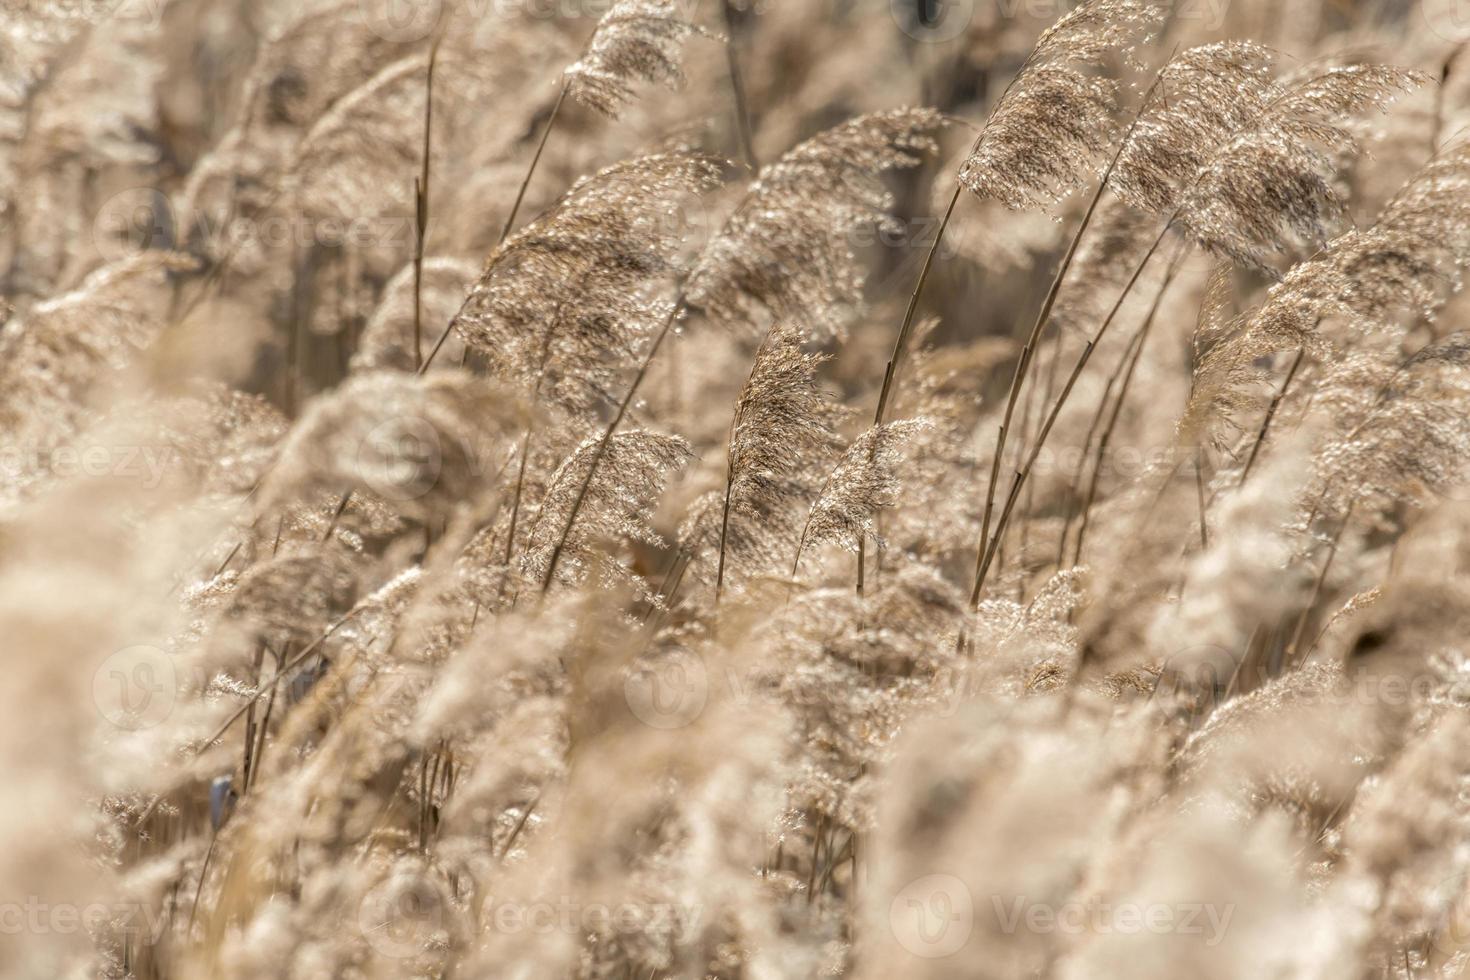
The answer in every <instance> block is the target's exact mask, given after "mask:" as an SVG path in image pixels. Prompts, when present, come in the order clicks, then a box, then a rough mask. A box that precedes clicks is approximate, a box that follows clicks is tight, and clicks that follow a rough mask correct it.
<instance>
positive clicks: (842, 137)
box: [685, 109, 941, 334]
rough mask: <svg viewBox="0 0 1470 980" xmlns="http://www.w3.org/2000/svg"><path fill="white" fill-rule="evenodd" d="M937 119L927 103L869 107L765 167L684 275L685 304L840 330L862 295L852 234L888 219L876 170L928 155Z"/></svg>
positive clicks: (720, 315) (737, 318)
mask: <svg viewBox="0 0 1470 980" xmlns="http://www.w3.org/2000/svg"><path fill="white" fill-rule="evenodd" d="M940 123H941V117H940V115H939V113H938V112H936V111H934V110H933V109H893V110H889V111H887V112H875V113H872V114H870V115H866V116H859V117H858V118H856V119H852V120H850V121H848V122H845V123H843V124H842V125H840V126H836V127H834V128H832V129H829V130H827V131H826V132H824V133H819V134H817V135H816V136H813V137H812V138H811V139H809V140H807V141H806V142H805V143H802V144H800V145H799V146H797V147H796V148H795V149H793V150H791V151H790V152H788V153H787V154H786V155H785V156H783V157H781V158H780V159H779V160H777V161H775V162H774V163H771V164H768V165H767V166H765V167H763V168H762V169H761V172H760V175H759V177H758V178H757V179H756V181H755V183H754V184H752V185H751V186H750V189H749V191H748V192H747V193H746V195H745V198H744V200H742V201H741V203H740V205H739V206H738V207H737V208H736V210H735V213H734V214H732V215H731V216H730V218H729V220H728V221H726V222H725V226H724V228H723V229H721V231H720V233H719V234H718V235H716V236H715V238H714V239H713V240H712V241H711V242H710V243H709V245H708V247H707V248H706V249H705V251H704V254H703V256H702V257H701V258H700V261H699V264H698V265H697V266H696V267H695V269H694V271H693V272H692V273H691V274H690V276H689V282H688V285H687V287H686V289H685V296H686V298H687V299H688V301H689V303H690V304H691V305H693V306H696V307H699V308H702V309H703V310H704V311H705V312H706V313H708V314H709V315H710V316H712V317H714V318H715V319H717V320H721V321H724V322H726V323H731V324H747V323H748V324H754V325H757V326H759V325H761V323H762V321H763V320H764V319H767V318H776V319H789V320H793V321H796V322H801V323H806V324H808V325H809V326H811V327H812V328H813V329H820V330H822V331H824V332H830V333H833V334H839V333H840V332H841V330H842V325H843V323H844V322H845V321H846V320H847V319H848V318H849V317H850V316H851V315H852V313H853V312H854V311H855V310H856V309H857V308H858V307H859V306H860V304H861V300H862V288H863V281H864V280H863V274H862V272H861V270H860V269H859V267H858V260H857V256H856V254H855V253H854V249H853V244H852V236H853V233H854V232H855V231H857V230H858V229H860V228H863V227H866V226H868V225H872V224H876V225H878V226H879V227H886V226H887V225H888V223H889V222H890V220H891V219H889V218H888V217H887V215H888V212H889V211H890V210H891V209H892V208H893V203H894V202H893V195H892V194H890V193H889V192H888V191H887V190H886V189H885V188H884V186H883V184H882V182H881V180H880V179H879V177H880V175H881V174H882V173H884V172H885V171H888V170H896V169H903V168H907V167H913V166H917V165H918V164H919V162H920V160H921V159H922V156H923V154H925V153H929V152H933V151H934V150H935V148H936V144H935V142H934V138H933V135H932V134H933V133H934V131H935V130H937V129H938V128H939V126H940Z"/></svg>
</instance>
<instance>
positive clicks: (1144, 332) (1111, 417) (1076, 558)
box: [1057, 250, 1185, 568]
mask: <svg viewBox="0 0 1470 980" xmlns="http://www.w3.org/2000/svg"><path fill="white" fill-rule="evenodd" d="M1184 255H1185V252H1184V250H1181V251H1180V252H1179V254H1178V255H1176V256H1175V257H1174V261H1173V262H1172V263H1170V265H1169V271H1168V273H1167V274H1166V275H1165V277H1164V282H1163V285H1161V286H1160V287H1159V291H1158V293H1157V294H1155V296H1154V302H1153V305H1152V306H1151V307H1149V311H1148V316H1147V317H1146V318H1145V319H1144V321H1143V324H1142V325H1141V326H1140V327H1139V328H1138V332H1137V333H1135V334H1134V335H1133V339H1132V340H1131V341H1130V342H1129V348H1128V349H1127V350H1125V351H1124V352H1123V356H1122V357H1121V358H1120V359H1119V362H1118V368H1117V369H1115V370H1114V371H1113V375H1112V377H1110V378H1108V385H1107V387H1106V388H1105V389H1104V390H1103V396H1102V398H1101V399H1099V401H1098V403H1097V412H1096V413H1095V414H1094V415H1093V417H1092V423H1091V425H1089V427H1088V429H1087V435H1086V437H1085V438H1084V439H1083V440H1082V453H1081V456H1080V457H1079V459H1078V461H1077V472H1076V474H1075V475H1074V476H1073V480H1072V482H1073V484H1074V485H1075V484H1077V483H1079V482H1080V477H1081V475H1082V467H1083V466H1085V465H1086V461H1087V453H1088V450H1089V449H1090V448H1091V447H1092V437H1093V435H1094V434H1096V432H1097V426H1098V424H1099V423H1100V422H1101V421H1102V419H1103V417H1104V415H1106V417H1107V422H1106V423H1104V424H1103V426H1102V435H1101V436H1100V437H1099V439H1098V446H1097V452H1096V454H1095V455H1094V457H1093V461H1092V476H1091V477H1090V478H1089V479H1088V482H1087V494H1086V496H1085V497H1084V498H1083V504H1082V521H1081V523H1080V524H1079V525H1078V526H1077V542H1076V544H1075V545H1074V546H1073V548H1072V564H1073V565H1077V564H1080V563H1081V561H1082V544H1083V541H1084V540H1085V539H1086V537H1087V527H1088V524H1089V522H1090V521H1091V517H1092V505H1093V502H1094V501H1095V500H1096V499H1097V487H1098V481H1099V480H1100V478H1101V476H1102V465H1103V462H1104V460H1105V459H1106V458H1107V452H1108V447H1109V446H1110V445H1111V444H1112V440H1113V432H1114V430H1115V429H1117V427H1118V418H1119V416H1121V415H1122V414H1123V405H1124V403H1126V402H1127V400H1128V389H1129V387H1130V386H1131V385H1132V383H1133V375H1134V372H1135V371H1137V369H1138V362H1139V361H1140V360H1141V359H1142V358H1143V348H1144V345H1145V344H1146V343H1148V336H1149V333H1150V331H1152V329H1153V325H1154V323H1155V322H1156V321H1157V320H1158V315H1159V310H1160V309H1161V308H1162V307H1163V305H1164V296H1165V295H1166V294H1167V293H1168V292H1169V287H1170V286H1171V285H1173V283H1174V279H1175V277H1176V276H1178V274H1179V268H1180V266H1181V265H1182V264H1183V262H1184ZM1119 370H1121V371H1122V378H1121V384H1119V385H1118V397H1117V400H1115V401H1114V402H1113V408H1112V411H1111V412H1107V411H1106V405H1107V400H1108V395H1109V394H1110V393H1111V391H1112V387H1113V385H1114V383H1115V382H1117V381H1118V380H1119ZM1071 523H1072V515H1070V514H1069V515H1068V516H1067V524H1066V526H1064V527H1063V528H1062V539H1061V545H1060V547H1059V549H1058V557H1057V566H1058V567H1059V568H1060V566H1061V562H1062V559H1061V554H1062V551H1063V550H1064V549H1065V548H1066V546H1067V530H1068V528H1069V527H1070V526H1071Z"/></svg>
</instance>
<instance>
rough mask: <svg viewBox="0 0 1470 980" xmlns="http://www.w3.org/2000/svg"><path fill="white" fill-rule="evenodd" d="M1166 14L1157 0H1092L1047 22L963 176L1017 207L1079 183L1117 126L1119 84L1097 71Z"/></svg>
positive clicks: (1042, 201) (968, 184) (1053, 197)
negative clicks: (1115, 114) (1053, 20)
mask: <svg viewBox="0 0 1470 980" xmlns="http://www.w3.org/2000/svg"><path fill="white" fill-rule="evenodd" d="M1161 17H1162V8H1161V7H1160V6H1159V4H1157V3H1155V2H1153V0H1087V2H1085V3H1082V4H1080V5H1079V6H1077V7H1076V8H1075V9H1074V10H1072V11H1071V12H1069V13H1067V14H1066V15H1064V16H1063V17H1062V18H1061V19H1060V20H1058V21H1057V22H1056V23H1055V24H1053V25H1052V26H1051V27H1050V28H1048V29H1047V30H1046V32H1045V33H1043V34H1042V35H1041V37H1040V38H1039V39H1038V40H1037V42H1036V47H1035V48H1034V49H1033V50H1032V52H1031V54H1030V55H1029V56H1028V57H1027V59H1026V62H1025V63H1024V64H1023V65H1022V66H1021V69H1020V71H1019V72H1017V74H1016V77H1015V78H1014V79H1012V80H1011V83H1010V85H1009V87H1008V88H1007V89H1006V91H1005V93H1004V94H1003V95H1002V96H1001V98H1000V102H999V103H998V104H997V105H996V107H995V110H994V111H993V112H992V113H991V115H990V119H989V120H988V121H987V122H986V124H985V128H984V129H983V130H981V132H980V135H979V137H978V138H977V139H976V140H975V145H974V146H973V147H972V148H971V150H970V154H969V156H968V157H966V158H965V162H964V163H963V164H962V165H961V166H960V172H959V181H960V183H961V184H962V185H963V186H964V187H965V188H966V189H968V190H969V191H970V192H971V193H973V194H975V195H976V196H978V197H982V198H994V199H995V200H997V201H999V202H1000V203H1002V204H1004V205H1005V206H1006V207H1008V208H1011V209H1012V210H1016V211H1024V210H1029V209H1031V208H1040V207H1046V206H1049V205H1051V204H1054V203H1056V201H1057V200H1059V199H1060V198H1061V197H1062V196H1063V194H1065V193H1066V192H1067V191H1070V190H1072V189H1074V188H1076V187H1077V186H1079V185H1080V184H1081V183H1082V181H1083V177H1082V176H1081V174H1080V173H1079V171H1080V170H1081V169H1082V168H1084V167H1085V166H1086V165H1087V164H1088V163H1089V162H1090V161H1093V160H1095V159H1096V158H1097V157H1098V156H1100V155H1101V154H1102V153H1103V151H1104V150H1106V149H1107V147H1108V145H1109V143H1110V142H1111V138H1112V137H1113V135H1114V133H1115V129H1114V123H1113V113H1114V110H1115V108H1116V106H1115V101H1116V96H1117V91H1116V85H1115V83H1114V82H1112V81H1111V80H1110V79H1106V78H1103V77H1101V76H1100V75H1099V74H1097V72H1098V71H1099V69H1100V67H1101V64H1102V61H1103V59H1104V58H1105V57H1107V56H1108V55H1109V54H1112V53H1114V52H1115V51H1118V50H1126V49H1127V48H1129V47H1131V46H1132V45H1133V44H1135V43H1136V42H1138V41H1139V40H1140V38H1142V37H1143V36H1145V35H1147V34H1148V32H1149V31H1150V30H1152V29H1153V28H1154V26H1155V25H1156V24H1157V23H1158V22H1159V20H1160V19H1161Z"/></svg>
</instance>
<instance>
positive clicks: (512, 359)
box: [430, 153, 718, 417]
mask: <svg viewBox="0 0 1470 980" xmlns="http://www.w3.org/2000/svg"><path fill="white" fill-rule="evenodd" d="M717 176H718V171H717V170H716V169H715V165H714V162H713V161H712V160H710V159H709V158H707V157H703V156H695V155H691V154H686V153H665V154H657V155H653V156H646V157H639V158H637V159H634V160H628V161H624V162H622V163H618V164H614V165H613V166H611V167H608V168H606V169H605V170H602V171H600V172H599V173H597V174H596V175H594V176H591V177H587V178H585V179H583V180H581V181H578V182H577V184H576V185H575V186H573V187H572V189H571V190H569V191H567V193H566V194H565V195H564V196H563V197H562V199H561V200H560V201H558V202H557V203H556V204H554V205H553V206H552V207H551V208H550V209H549V210H548V211H547V212H546V213H545V214H543V215H542V216H541V217H539V218H537V219H536V220H535V221H534V222H532V223H531V224H530V225H528V226H526V227H525V228H524V229H522V230H521V231H519V232H517V233H516V234H515V235H514V236H513V237H511V238H510V239H508V240H507V241H505V242H504V243H503V244H501V245H500V246H499V247H497V248H496V249H495V251H494V252H492V253H491V255H490V257H489V259H487V260H486V263H485V270H484V272H483V273H482V274H481V276H480V280H479V282H477V283H476V284H475V286H474V288H473V289H472V290H471V291H470V294H469V296H468V297H467V298H466V299H465V301H464V305H463V307H462V308H461V309H460V311H459V313H458V314H456V315H455V317H454V319H453V320H452V321H451V323H450V325H449V328H448V330H450V331H453V332H454V333H456V334H457V335H458V336H459V337H460V338H461V339H462V340H463V341H464V342H465V344H466V345H468V346H469V347H471V348H472V349H474V350H477V351H480V352H481V353H483V354H484V355H485V356H486V357H487V358H488V359H489V361H490V369H491V371H492V372H493V373H495V374H497V375H499V376H500V377H502V378H504V379H506V380H507V381H512V382H514V383H516V384H518V385H520V386H522V387H524V388H525V389H527V390H535V391H536V392H537V393H538V397H541V398H544V399H545V400H546V401H548V402H550V403H552V404H554V405H557V406H558V407H560V408H562V409H564V410H565V411H566V412H568V413H570V414H572V415H573V416H574V417H578V416H582V415H583V414H585V413H587V412H588V411H589V410H591V409H593V408H594V407H596V406H597V405H599V404H601V403H603V402H604V401H607V400H611V398H612V395H611V393H610V390H609V389H610V385H611V382H612V381H613V380H614V379H615V378H617V377H618V376H619V374H620V369H621V368H623V367H624V366H626V365H627V364H628V362H629V361H630V360H631V359H632V358H633V356H634V355H635V353H636V352H637V351H638V350H639V349H640V347H641V346H642V344H643V342H644V341H645V339H646V335H647V333H648V332H649V331H650V330H651V329H652V328H653V327H654V326H656V325H657V324H658V323H659V322H660V321H661V320H662V319H663V318H664V317H666V316H667V315H668V310H667V307H666V305H665V304H663V303H662V302H660V301H658V300H657V299H656V298H654V297H653V296H652V295H651V291H652V288H653V287H655V286H657V285H658V283H659V280H660V279H663V278H667V277H669V276H672V275H674V274H675V273H676V272H677V271H678V269H679V264H678V253H679V250H680V248H681V246H682V244H683V243H682V241H681V240H680V238H679V236H678V234H677V231H676V229H677V228H678V227H679V216H680V207H681V205H682V204H683V202H685V201H686V200H687V199H688V198H689V196H691V195H695V194H698V193H700V192H702V191H705V190H708V189H710V188H711V187H713V186H715V184H716V183H717ZM447 333H448V331H446V336H447ZM430 360H432V356H431V358H430Z"/></svg>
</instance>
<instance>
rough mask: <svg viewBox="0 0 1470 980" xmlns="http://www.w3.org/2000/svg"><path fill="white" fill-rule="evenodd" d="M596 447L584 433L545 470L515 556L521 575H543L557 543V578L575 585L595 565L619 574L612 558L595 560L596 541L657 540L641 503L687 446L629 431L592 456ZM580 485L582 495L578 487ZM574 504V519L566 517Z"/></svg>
mask: <svg viewBox="0 0 1470 980" xmlns="http://www.w3.org/2000/svg"><path fill="white" fill-rule="evenodd" d="M600 447H601V440H600V439H598V438H589V439H588V440H586V441H585V442H583V443H582V445H581V446H579V447H578V448H577V449H576V451H575V452H573V453H572V455H571V456H569V457H567V459H566V461H565V462H563V463H562V464H561V466H560V467H559V468H558V469H557V471H556V472H555V473H554V474H553V475H552V477H551V480H550V485H549V489H548V490H547V491H546V496H545V497H544V498H543V499H542V501H541V503H540V506H539V507H538V508H537V511H536V515H535V517H534V518H533V519H532V521H531V529H530V532H529V541H528V544H527V548H526V552H525V556H524V557H523V559H522V561H521V566H522V571H523V573H524V574H526V575H527V576H528V577H531V578H542V577H544V576H545V575H547V574H548V573H549V572H550V564H551V557H552V555H553V554H554V553H556V552H557V550H558V547H560V551H561V555H560V561H559V563H558V564H557V566H556V569H555V571H556V573H557V577H558V581H560V582H564V583H567V584H575V583H576V582H578V581H581V580H582V579H584V578H585V577H586V576H588V575H589V574H591V573H592V572H593V571H596V570H598V569H600V570H601V572H602V574H601V576H600V577H601V578H603V579H607V578H609V577H614V576H617V575H620V574H625V572H624V570H623V569H622V566H620V565H618V564H617V563H616V562H614V561H610V560H599V558H600V554H599V552H598V551H597V548H596V545H597V543H598V541H599V540H600V539H602V538H613V539H618V540H632V541H642V542H645V543H649V544H657V543H659V542H660V540H661V539H660V537H659V535H658V534H657V533H656V532H655V531H654V530H653V528H652V527H650V526H649V524H648V522H647V518H646V508H647V506H648V505H649V504H650V503H652V502H653V501H654V500H656V499H657V497H658V495H659V494H660V493H661V492H662V490H663V486H664V482H665V481H666V480H667V479H668V477H669V474H671V473H672V472H673V471H674V470H676V469H678V468H679V467H681V466H683V465H684V464H685V463H686V462H687V461H688V460H689V458H690V456H691V453H690V451H689V446H688V444H687V443H685V442H684V440H683V439H680V438H678V437H677V436H666V435H660V434H659V433H656V432H649V431H646V430H642V429H633V430H630V431H628V432H620V433H617V434H615V435H614V436H613V437H612V438H611V439H610V440H608V442H607V444H606V448H605V449H602V450H601V452H600V454H599V449H600ZM593 467H595V469H593ZM589 471H591V476H590V479H589ZM584 484H585V487H586V489H585V493H583V492H580V491H581V488H582V487H583V486H584ZM578 503H580V504H581V507H580V509H579V512H580V519H579V520H576V521H572V520H571V512H572V508H573V506H574V505H576V504H578ZM568 528H570V530H568Z"/></svg>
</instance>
